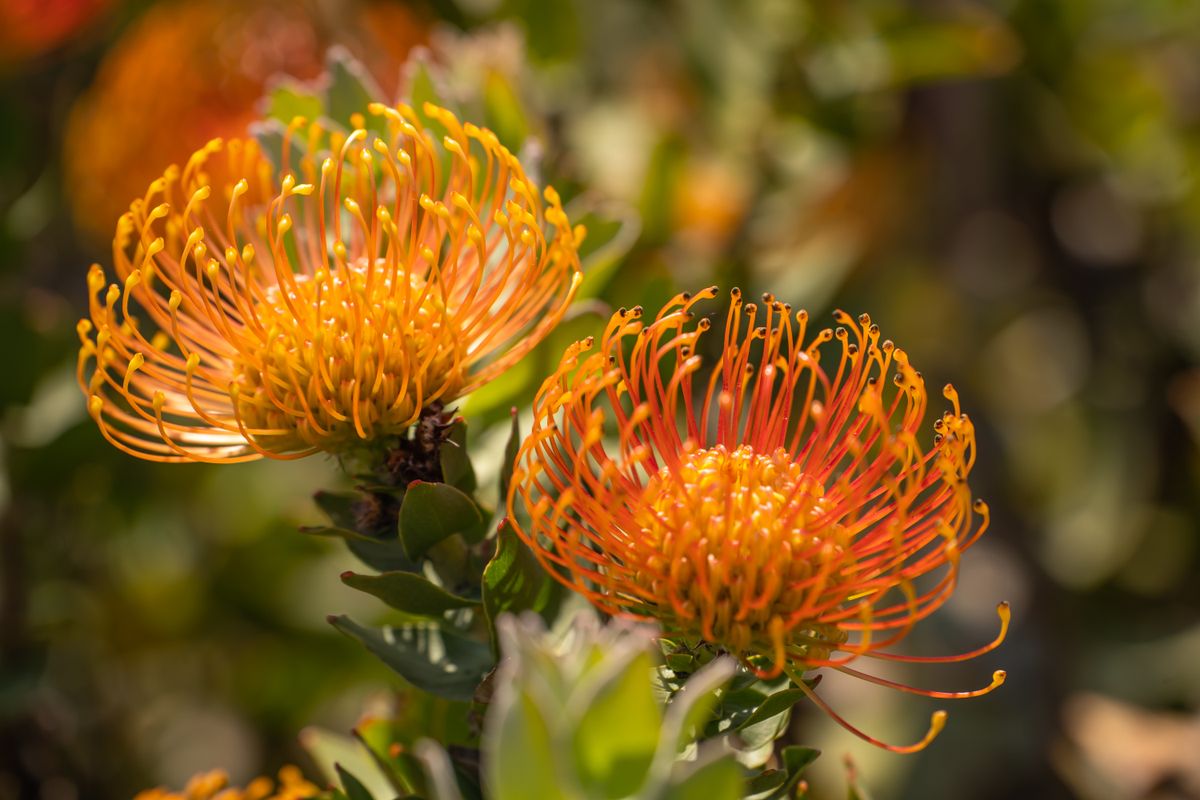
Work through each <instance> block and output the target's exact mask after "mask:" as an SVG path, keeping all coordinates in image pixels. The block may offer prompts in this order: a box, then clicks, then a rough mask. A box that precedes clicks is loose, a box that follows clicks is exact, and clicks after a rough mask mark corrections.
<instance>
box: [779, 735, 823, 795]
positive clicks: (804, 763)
mask: <svg viewBox="0 0 1200 800" xmlns="http://www.w3.org/2000/svg"><path fill="white" fill-rule="evenodd" d="M780 755H781V760H782V761H783V769H784V770H785V771H786V772H787V775H788V778H787V782H786V783H785V784H784V785H783V786H782V787H780V788H781V791H780V792H779V794H778V795H777V797H780V798H784V797H787V795H788V793H789V792H791V791H792V789H793V788H794V787H795V786H796V784H798V783H799V782H800V779H801V778H802V777H804V770H806V769H808V766H809V765H810V764H812V763H813V762H814V761H816V760H817V756H819V755H821V751H820V750H817V749H816V748H813V747H804V746H802V745H798V744H793V745H788V746H787V747H785V748H783V751H782V752H781V754H780Z"/></svg>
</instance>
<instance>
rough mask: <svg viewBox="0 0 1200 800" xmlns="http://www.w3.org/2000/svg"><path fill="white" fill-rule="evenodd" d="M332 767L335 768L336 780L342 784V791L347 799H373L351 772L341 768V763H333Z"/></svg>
mask: <svg viewBox="0 0 1200 800" xmlns="http://www.w3.org/2000/svg"><path fill="white" fill-rule="evenodd" d="M334 769H336V770H337V775H338V781H339V782H340V783H341V784H342V791H344V792H345V793H346V797H347V798H348V800H375V798H374V797H373V796H372V795H371V793H370V792H368V791H367V787H365V786H363V785H362V782H361V781H359V779H358V778H356V777H354V775H353V774H351V773H350V772H348V771H346V770H345V769H343V768H342V765H341V764H334Z"/></svg>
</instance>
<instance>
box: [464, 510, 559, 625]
mask: <svg viewBox="0 0 1200 800" xmlns="http://www.w3.org/2000/svg"><path fill="white" fill-rule="evenodd" d="M561 598H562V591H561V589H560V588H559V584H558V581H556V580H554V579H553V578H551V577H550V576H549V575H547V574H546V571H545V570H544V569H542V565H541V564H540V563H538V560H537V557H536V556H534V554H533V552H532V551H530V549H529V548H528V547H527V546H526V545H525V543H524V542H523V541H521V538H520V537H519V536H517V534H516V533H515V532H514V531H513V529H512V526H511V525H509V524H506V523H501V525H500V528H499V530H497V531H496V554H495V555H494V556H492V560H491V561H489V562H488V565H487V567H486V568H485V569H484V571H483V609H484V611H485V612H486V613H487V618H488V626H489V627H490V628H491V630H492V631H493V641H494V639H495V627H496V620H497V619H498V618H499V616H500V615H501V614H503V613H505V612H508V613H512V614H518V613H520V612H522V611H536V612H537V613H539V614H541V615H542V617H543V618H545V619H550V618H552V617H553V616H554V611H555V610H556V609H557V608H558V603H559V601H560V600H561Z"/></svg>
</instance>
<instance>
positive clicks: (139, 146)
mask: <svg viewBox="0 0 1200 800" xmlns="http://www.w3.org/2000/svg"><path fill="white" fill-rule="evenodd" d="M63 4H65V0H56V2H55V5H63ZM35 5H36V6H37V7H38V8H42V7H44V6H45V5H46V0H37V2H36V4H35ZM425 35H426V25H425V24H424V23H423V22H422V21H421V20H420V19H419V17H418V16H417V15H416V14H415V13H414V12H413V11H412V7H411V6H408V5H404V4H399V3H394V2H386V3H383V2H376V0H360V1H357V2H340V3H337V4H333V5H330V4H325V3H320V2H311V0H255V2H243V0H172V2H165V3H155V4H151V5H150V7H149V8H147V9H146V10H145V12H144V13H142V14H140V15H139V16H138V17H137V19H136V20H135V21H134V22H133V23H132V24H131V25H130V26H129V28H128V29H127V30H126V31H125V32H123V34H122V36H121V38H120V39H118V40H117V41H116V42H115V43H114V44H113V46H112V47H111V48H110V49H109V50H108V51H107V52H106V53H105V55H104V59H103V60H102V61H101V62H100V66H99V69H98V70H97V72H96V76H95V80H94V82H93V83H92V85H91V86H90V87H89V88H88V90H87V91H86V92H84V93H83V94H82V95H80V97H79V98H78V99H77V100H76V101H75V103H74V105H73V106H72V108H71V113H70V116H69V118H68V120H67V125H66V129H65V131H64V136H63V168H64V172H65V176H66V183H67V185H68V186H69V187H70V191H68V192H66V197H67V199H68V201H69V202H70V205H71V211H72V216H73V218H74V220H75V223H76V224H77V225H78V226H79V227H80V229H81V230H82V231H83V232H85V233H86V234H87V235H88V237H89V238H90V239H91V240H93V241H95V242H97V243H100V242H104V241H105V240H106V239H107V238H108V237H109V236H110V235H111V234H112V230H113V223H114V222H115V221H116V219H117V217H119V216H120V215H121V213H122V212H124V211H125V209H126V208H127V207H128V202H129V199H130V198H132V197H134V196H136V195H139V194H141V193H142V192H143V191H144V190H145V188H146V184H148V183H149V182H150V181H151V180H153V179H154V178H155V177H157V175H158V173H159V171H160V170H161V169H162V168H163V167H164V166H165V165H167V164H171V163H182V162H184V161H186V160H187V158H188V156H189V155H191V153H192V151H194V150H195V149H197V148H199V147H202V146H203V145H204V143H205V142H207V141H209V140H210V139H212V138H214V137H218V136H221V137H229V136H242V135H245V132H246V129H247V127H248V126H249V125H250V124H251V123H253V122H255V121H256V120H257V119H258V118H259V116H260V105H261V102H262V97H263V94H264V93H265V91H266V90H267V89H268V87H269V86H270V84H271V82H272V81H273V80H275V79H276V78H277V77H279V76H284V75H286V76H289V77H291V78H296V79H300V80H310V79H314V78H317V77H318V76H319V75H320V74H321V70H322V67H323V65H324V63H325V61H324V57H325V51H326V50H327V49H328V48H329V47H330V46H332V45H335V44H339V45H344V46H346V47H347V48H349V49H350V50H351V51H352V52H353V53H355V54H356V55H357V56H358V57H359V58H360V59H361V60H362V61H363V63H364V65H365V66H366V67H367V68H368V70H369V72H370V73H371V75H372V76H373V77H376V78H378V79H379V80H380V81H381V83H382V86H381V90H382V91H383V92H384V95H382V97H381V98H380V99H382V98H386V97H394V96H395V92H396V90H397V89H398V87H397V85H396V84H397V81H396V80H394V79H393V80H389V79H390V78H392V76H398V75H399V73H400V65H401V64H402V63H403V60H404V57H405V55H406V54H407V52H408V51H409V49H410V48H412V47H414V46H415V45H417V44H419V43H421V42H423V41H424V39H425ZM2 36H3V34H2V33H0V37H2ZM0 60H3V59H2V58H0ZM130 120H138V121H139V122H138V123H137V124H130ZM339 122H343V123H344V122H345V120H339Z"/></svg>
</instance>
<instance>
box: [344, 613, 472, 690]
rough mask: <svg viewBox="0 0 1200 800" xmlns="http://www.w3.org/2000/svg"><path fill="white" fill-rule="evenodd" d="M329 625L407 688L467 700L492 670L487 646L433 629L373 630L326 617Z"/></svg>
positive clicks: (447, 631)
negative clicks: (395, 674)
mask: <svg viewBox="0 0 1200 800" xmlns="http://www.w3.org/2000/svg"><path fill="white" fill-rule="evenodd" d="M329 622H330V624H332V625H333V626H334V627H335V628H337V629H338V630H339V631H341V632H342V633H344V634H346V635H347V636H349V637H350V638H352V639H357V640H358V641H360V642H362V644H363V645H364V646H366V648H367V649H368V650H370V651H371V652H372V653H374V654H375V655H376V656H377V657H378V658H379V659H380V660H382V661H383V663H385V664H387V665H388V666H389V667H391V668H392V669H393V670H394V671H395V672H397V673H398V674H399V675H400V676H401V677H403V678H404V679H405V680H407V681H408V682H409V683H411V684H412V685H414V686H416V687H417V688H419V689H424V690H425V691H427V692H430V693H431V694H436V695H440V696H442V697H448V698H450V699H452V700H470V699H471V698H472V696H473V695H474V694H475V687H476V686H477V685H479V682H480V681H481V680H482V679H483V676H484V675H486V674H487V672H488V670H490V669H491V668H492V667H493V666H494V665H495V661H494V659H493V658H492V651H491V648H490V647H488V645H487V644H485V643H483V642H478V641H476V640H474V639H469V638H467V637H466V636H463V635H462V634H458V633H454V632H453V631H450V630H447V629H444V628H439V627H438V626H436V625H432V624H428V625H423V624H415V625H404V626H397V627H391V626H386V627H384V628H382V629H375V628H367V627H364V626H362V625H359V624H358V623H357V622H355V621H354V620H352V619H350V618H349V617H346V616H332V617H330V618H329Z"/></svg>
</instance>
